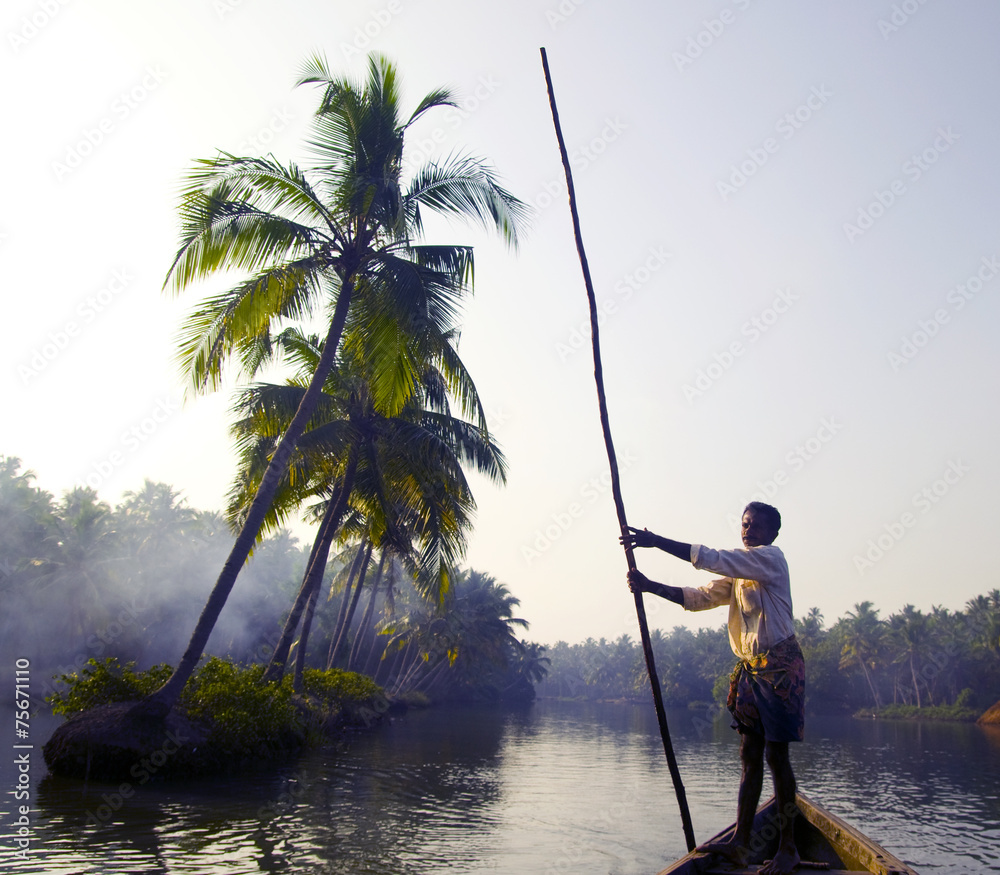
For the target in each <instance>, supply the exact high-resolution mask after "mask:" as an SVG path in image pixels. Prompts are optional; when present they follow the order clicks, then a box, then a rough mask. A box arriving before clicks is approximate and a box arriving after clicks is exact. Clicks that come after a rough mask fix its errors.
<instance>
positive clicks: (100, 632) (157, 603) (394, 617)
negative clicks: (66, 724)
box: [0, 457, 546, 707]
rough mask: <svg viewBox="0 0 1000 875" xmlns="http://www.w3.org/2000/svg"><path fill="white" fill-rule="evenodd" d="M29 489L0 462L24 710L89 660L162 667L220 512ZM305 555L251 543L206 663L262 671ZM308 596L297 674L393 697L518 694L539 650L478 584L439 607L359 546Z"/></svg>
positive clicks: (527, 689) (502, 590)
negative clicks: (349, 682)
mask: <svg viewBox="0 0 1000 875" xmlns="http://www.w3.org/2000/svg"><path fill="white" fill-rule="evenodd" d="M33 479H34V475H33V473H32V472H31V471H25V470H22V469H21V465H20V462H19V460H18V459H16V458H4V457H0V556H2V557H3V558H2V561H0V602H2V604H3V607H4V610H3V612H2V613H0V655H3V656H4V658H6V659H7V661H8V662H9V663H13V661H14V660H16V659H19V658H29V659H30V661H31V667H32V677H33V685H32V693H33V697H34V699H35V702H36V704H37V705H38V707H44V701H43V700H44V698H45V697H46V696H47V695H49V694H51V693H52V692H54V691H55V690H56V689H57V686H58V685H57V683H56V682H55V681H54V680H53V678H54V676H58V675H62V674H71V673H76V672H79V671H80V669H81V668H82V667H83V666H84V665H85V664H86V662H87V661H88V660H89V659H96V660H98V661H103V660H104V659H107V658H108V657H114V658H115V659H117V660H118V663H119V664H121V665H124V664H126V663H129V662H135V663H136V664H137V666H138V667H139V668H140V669H144V668H147V667H149V666H152V665H154V664H159V663H167V664H171V665H172V664H174V663H175V662H176V659H177V656H178V653H179V650H180V645H181V644H182V642H183V638H182V636H183V635H184V634H186V633H187V632H189V631H190V629H191V627H192V625H193V624H194V623H195V621H196V620H197V617H198V613H197V609H198V607H199V606H200V604H201V602H202V601H203V600H204V594H205V592H206V590H207V589H208V588H209V587H210V586H211V584H212V570H213V569H215V568H217V567H218V565H219V564H220V563H221V562H222V561H223V559H224V558H225V556H226V555H227V553H228V552H229V550H230V548H231V546H232V541H233V536H232V533H231V531H230V528H229V526H228V525H227V523H226V520H225V517H224V515H223V514H220V513H209V512H203V511H196V510H194V509H192V508H190V507H188V506H187V504H186V503H185V502H184V500H183V499H182V498H181V496H180V495H179V494H178V493H177V492H176V491H175V490H174V489H172V488H171V487H170V486H168V485H166V484H162V483H152V482H148V481H147V482H146V484H145V485H144V486H143V487H142V488H141V489H139V490H137V491H135V492H128V493H126V494H125V495H124V496H123V497H122V499H121V501H120V503H119V504H118V505H117V506H115V507H111V506H110V505H108V504H107V503H106V502H104V501H101V500H100V498H99V497H98V496H97V494H96V493H95V492H94V491H93V490H92V489H90V488H87V487H82V488H78V489H73V490H69V491H67V492H66V493H64V494H63V496H62V498H61V499H59V500H55V499H54V498H53V497H52V496H51V495H50V494H49V493H47V492H44V491H43V490H40V489H38V488H36V487H35V486H34V483H33ZM310 553H311V550H310V549H309V547H308V546H301V545H299V544H298V542H297V541H296V539H295V538H294V537H292V536H291V535H290V534H289V533H288V531H287V530H285V529H278V530H277V531H274V532H271V533H270V534H268V535H267V536H266V537H264V538H263V539H261V541H260V542H259V543H258V545H257V547H256V549H255V550H254V554H253V557H252V558H251V560H250V561H249V562H248V563H247V567H246V568H245V569H244V570H243V572H242V574H241V578H240V586H239V587H238V588H237V590H236V591H235V592H234V593H233V596H232V598H230V600H229V602H228V603H227V605H226V610H225V611H224V612H223V614H222V616H221V617H220V621H219V623H218V624H216V626H215V629H214V631H213V634H212V637H211V639H210V641H209V647H208V650H209V652H211V653H213V654H215V655H216V656H219V657H223V658H225V659H226V660H228V661H231V662H234V663H237V664H241V665H246V664H251V663H258V664H259V663H263V664H266V663H267V662H268V660H269V659H271V660H272V664H274V663H273V653H274V652H275V649H276V645H277V642H278V640H279V638H280V633H281V630H282V622H283V620H284V618H285V615H287V613H288V609H289V606H290V605H291V604H292V601H293V600H294V598H295V594H296V591H297V590H298V589H300V587H301V581H302V579H303V576H304V574H305V571H306V569H307V567H308V563H309V557H310ZM364 560H370V561H369V571H368V573H367V575H366V574H365V573H363V572H362V571H361V569H362V565H363V561H364ZM366 578H367V579H366ZM322 589H323V591H322V593H321V595H322V598H321V599H320V608H321V609H320V610H318V611H317V612H316V615H315V622H314V623H313V628H312V633H313V634H312V637H311V639H310V640H311V641H312V642H313V643H312V645H311V646H310V648H309V650H310V655H309V659H308V661H306V660H305V659H302V660H299V659H297V658H296V659H295V665H296V669H297V672H298V673H299V674H301V671H302V668H303V667H305V666H307V667H309V668H321V669H322V668H328V667H337V668H344V669H349V670H353V671H357V672H361V673H363V674H366V675H368V676H370V677H373V678H375V679H376V680H377V682H378V683H379V684H380V685H381V686H383V687H384V688H386V689H387V690H388V691H389V692H390V693H391V694H392V695H393V696H395V697H396V698H401V699H407V698H411V699H412V698H414V697H421V696H423V697H428V698H430V699H432V700H435V701H439V700H446V699H448V698H459V699H462V700H477V701H498V700H504V699H506V700H515V699H524V698H529V699H530V698H531V697H533V695H534V688H533V684H534V683H535V682H536V681H537V680H538V679H539V678H540V677H541V676H542V675H543V674H544V666H545V662H546V660H545V657H544V656H543V655H542V651H543V648H541V647H540V646H539V645H536V644H531V643H528V642H525V641H522V640H521V639H520V638H519V637H518V633H519V632H521V631H522V630H523V629H524V628H525V627H526V626H527V623H526V622H525V621H524V620H522V619H520V618H518V617H516V616H515V613H516V609H517V607H518V604H519V602H518V600H517V599H516V598H515V597H514V596H513V595H512V594H511V593H510V591H509V590H508V589H507V587H506V586H505V585H504V584H502V583H499V582H497V581H496V580H495V579H494V578H493V577H492V576H490V575H488V574H483V573H480V572H478V571H475V570H472V569H462V570H461V571H458V572H457V573H455V574H454V575H453V576H452V579H451V580H450V585H449V591H448V596H447V599H446V600H445V603H444V605H442V604H441V603H440V602H439V601H438V600H437V599H436V598H435V597H428V596H427V595H426V593H425V592H424V591H422V590H421V588H420V587H419V586H418V584H417V581H416V579H415V577H414V576H413V575H412V574H411V573H410V570H409V568H408V567H407V565H406V563H404V562H403V561H401V560H400V559H399V558H398V557H397V556H396V555H395V554H394V553H393V552H392V551H391V550H374V549H373V548H372V545H371V544H370V543H369V542H367V541H364V540H362V541H359V542H358V543H354V544H350V545H348V546H346V547H344V548H343V549H340V550H339V551H338V552H337V554H336V555H334V556H332V557H331V560H330V562H329V564H328V567H327V569H326V573H325V575H324V577H323V587H322ZM298 644H299V645H303V644H304V642H302V640H301V638H299V639H298ZM291 652H292V656H293V658H294V657H298V656H300V655H301V654H303V653H305V647H304V646H296V647H292V649H291Z"/></svg>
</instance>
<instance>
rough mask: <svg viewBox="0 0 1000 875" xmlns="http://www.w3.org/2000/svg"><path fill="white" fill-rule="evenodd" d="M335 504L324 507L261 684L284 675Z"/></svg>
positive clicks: (330, 533) (332, 529) (326, 547)
mask: <svg viewBox="0 0 1000 875" xmlns="http://www.w3.org/2000/svg"><path fill="white" fill-rule="evenodd" d="M336 504H337V502H336V501H334V500H333V499H331V500H330V502H329V503H328V504H327V507H326V513H325V514H324V515H323V522H322V523H321V524H320V528H319V532H317V534H316V540H315V541H313V547H312V552H311V553H310V555H309V564H308V566H307V567H306V573H305V575H304V576H303V578H302V585H301V586H300V587H299V591H298V594H297V595H296V596H295V601H294V603H293V604H292V608H291V610H290V611H289V612H288V617H286V618H285V625H284V627H283V628H282V630H281V637H280V638H279V639H278V643H277V645H276V646H275V648H274V653H273V654H272V655H271V661H270V662H269V663H268V665H267V670H266V671H265V672H264V677H263V678H262V679H261V680H262V682H263V683H265V684H266V683H272V682H277V681H280V680H281V677H282V675H283V674H284V672H285V664H286V663H287V662H288V654H289V653H290V652H291V649H292V639H293V638H294V637H295V630H296V629H297V628H298V626H299V620H300V619H301V617H302V612H303V610H304V609H305V603H306V600H307V599H308V597H309V593H310V592H312V591H313V589H314V584H315V581H316V578H318V579H319V580H322V573H321V572H319V571H318V569H323V571H325V570H326V560H327V559H328V558H329V548H330V544H331V543H332V541H333V536H334V534H335V532H336V526H335V525H333V520H334V511H335V510H336ZM320 554H323V557H324V558H323V562H322V563H320V562H319V557H320Z"/></svg>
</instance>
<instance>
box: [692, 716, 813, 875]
mask: <svg viewBox="0 0 1000 875" xmlns="http://www.w3.org/2000/svg"><path fill="white" fill-rule="evenodd" d="M764 749H765V743H764V737H763V736H762V735H757V734H756V733H754V732H746V731H744V732H742V733H741V735H740V763H741V764H742V767H743V768H742V772H741V774H740V791H739V796H738V797H737V801H736V830H735V831H734V833H733V837H732V838H731V839H730V840H729V841H728V842H707V843H705V844H704V845H700V846H699V847H698V850H699V851H703V852H705V853H710V854H719V855H720V856H723V857H725V858H726V859H727V860H730V861H732V862H733V863H737V864H739V865H745V864H746V863H747V861H748V859H749V857H750V833H751V831H752V829H753V818H754V815H755V814H756V813H757V803H758V802H760V791H761V788H762V787H763V784H764ZM786 753H787V751H786ZM794 798H795V791H794V783H793V790H792V799H793V801H794Z"/></svg>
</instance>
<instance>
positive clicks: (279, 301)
mask: <svg viewBox="0 0 1000 875" xmlns="http://www.w3.org/2000/svg"><path fill="white" fill-rule="evenodd" d="M305 83H312V84H318V85H320V86H322V88H323V95H322V98H321V102H320V107H319V109H318V111H317V114H316V117H315V124H314V134H313V140H312V146H313V150H314V154H315V157H316V162H315V166H314V168H313V171H312V173H311V174H307V173H305V172H303V171H301V170H300V169H299V168H298V167H296V166H294V165H289V166H288V167H285V166H283V165H281V164H279V163H278V162H277V161H276V160H274V159H273V158H237V157H234V156H232V155H221V156H219V157H217V158H214V159H209V160H205V161H202V162H200V165H199V168H198V169H197V170H196V171H195V172H194V173H193V174H192V175H191V177H190V178H189V181H188V185H187V188H186V189H185V191H184V197H183V202H182V206H181V216H182V221H183V235H182V242H181V247H180V250H179V252H178V254H177V257H176V259H175V260H174V263H173V265H172V266H171V268H170V272H169V275H168V280H169V281H171V282H172V283H173V285H174V287H175V288H176V289H178V290H180V289H183V288H185V287H187V286H188V285H190V284H191V283H193V282H195V281H198V280H201V279H205V278H208V277H210V276H213V275H214V274H216V273H217V272H218V271H220V270H230V269H237V270H239V271H241V272H243V273H249V274H250V278H249V279H247V280H244V281H241V282H239V283H238V284H237V285H236V286H235V287H234V288H232V289H231V290H229V291H227V292H224V293H222V294H219V295H214V296H212V297H210V298H209V299H207V300H206V301H205V303H204V304H203V305H202V306H201V307H200V308H199V309H198V310H196V311H195V313H194V314H193V315H192V316H191V317H190V318H189V319H188V321H187V323H186V325H185V327H184V330H183V335H182V338H181V344H180V353H179V355H180V359H181V361H182V363H183V365H184V367H185V369H186V371H187V373H188V375H189V376H190V377H191V380H192V383H193V385H194V386H195V388H196V389H198V390H204V389H214V388H217V387H218V386H219V384H220V381H221V378H222V369H223V365H224V364H225V362H226V361H227V360H229V359H230V358H231V357H232V356H233V355H237V356H239V357H240V358H241V360H242V362H243V364H244V366H245V367H248V368H249V369H250V370H252V369H253V362H254V360H255V358H256V357H257V355H258V351H259V349H260V347H261V344H262V343H266V340H267V338H268V336H269V335H270V333H271V329H272V326H273V325H274V324H275V323H276V321H278V320H281V319H296V318H298V317H301V316H305V315H307V314H309V313H310V312H312V311H313V310H315V308H316V307H317V305H320V306H323V307H324V308H326V309H327V312H329V313H330V314H331V315H330V318H329V324H328V330H327V334H326V338H325V340H324V342H323V344H322V356H321V358H320V361H319V363H318V366H317V368H316V371H315V373H314V375H313V379H312V380H311V382H310V383H309V386H308V388H307V389H306V391H305V392H304V393H303V395H302V400H301V403H300V405H299V408H298V410H297V411H296V413H295V415H294V417H293V418H292V420H291V422H290V423H289V425H288V428H287V430H286V431H285V433H284V436H283V437H282V439H281V441H280V442H279V443H278V445H277V447H276V449H275V451H274V454H273V456H272V457H271V459H270V462H269V464H268V467H267V469H266V471H265V473H264V475H263V476H262V478H261V482H260V487H259V489H258V490H257V493H256V495H255V496H254V499H253V501H252V502H251V504H250V507H249V509H248V511H247V515H246V520H245V522H244V524H243V526H242V528H241V530H240V532H239V534H238V535H237V538H236V542H235V544H234V545H233V549H232V552H231V553H230V555H229V558H228V559H227V561H226V563H225V565H224V566H223V569H222V572H221V573H220V575H219V578H218V581H217V582H216V585H215V588H214V589H213V590H212V593H211V595H210V596H209V599H208V602H207V603H206V605H205V607H204V610H203V611H202V615H201V617H200V619H199V620H198V623H197V624H196V626H195V629H194V632H193V634H192V636H191V640H190V643H189V644H188V647H187V650H186V651H185V653H184V655H183V657H182V658H181V661H180V664H179V665H178V667H177V669H176V671H175V672H174V674H173V675H172V676H171V678H170V679H169V680H168V681H167V683H166V684H165V685H164V686H163V687H162V688H161V689H160V690H158V691H157V692H156V693H154V694H153V696H152V697H150V699H149V700H148V701H147V703H146V706H145V707H146V709H147V710H152V711H163V710H169V709H170V708H171V707H172V706H173V704H174V703H175V702H176V700H177V697H178V696H179V695H180V692H181V690H182V689H183V686H184V684H185V683H186V681H187V679H188V678H189V677H190V676H191V674H192V672H193V671H194V668H195V666H196V665H197V662H198V660H199V659H200V657H201V653H202V650H203V649H204V647H205V644H206V643H207V641H208V637H209V634H210V633H211V630H212V627H213V626H214V625H215V622H216V620H217V619H218V616H219V613H220V612H221V610H222V607H223V605H224V604H225V602H226V599H227V598H228V596H229V593H230V591H231V590H232V587H233V585H234V583H235V582H236V577H237V575H238V574H239V571H240V569H241V568H242V566H243V564H244V563H245V561H246V559H247V556H248V555H249V554H250V551H251V549H252V547H253V545H254V542H255V541H256V539H257V535H258V532H259V531H260V529H261V526H262V525H263V523H264V520H265V517H266V515H267V513H268V510H269V508H270V506H271V503H272V500H273V498H274V495H275V493H276V491H277V490H278V488H279V485H280V483H281V481H282V479H283V478H284V477H285V476H286V472H287V470H288V465H289V461H290V459H291V457H292V455H293V451H294V448H295V445H296V443H297V442H298V440H299V438H300V436H301V435H302V433H303V432H304V431H305V429H306V427H307V425H308V423H309V420H310V419H311V418H312V416H313V413H314V410H315V406H316V404H317V403H318V402H319V400H320V395H321V392H322V388H323V385H324V383H325V382H326V379H327V377H328V375H329V373H330V370H331V368H332V367H333V365H334V361H335V358H336V355H337V352H338V349H339V347H340V340H341V336H342V335H344V336H345V337H346V338H348V340H349V339H350V338H351V337H358V336H361V335H367V336H368V337H369V338H370V345H371V348H372V349H374V350H375V351H376V356H375V358H373V360H372V362H371V365H372V367H373V368H374V373H375V376H374V378H373V381H372V386H373V391H374V393H375V403H376V404H377V405H378V406H379V407H380V408H381V409H383V410H385V411H387V412H388V413H394V412H395V411H396V410H397V409H399V408H400V407H402V406H403V405H404V404H405V403H406V401H407V399H408V398H409V396H410V394H411V392H412V383H413V379H414V376H415V374H417V373H419V371H420V369H421V367H422V365H423V363H424V361H425V357H423V356H421V355H418V356H416V357H414V356H413V354H414V352H416V351H418V350H419V345H418V346H417V347H416V348H414V347H407V348H405V349H404V345H403V344H401V342H400V341H401V339H402V338H404V337H412V338H420V337H422V336H423V329H425V328H426V327H427V326H428V325H433V324H437V323H439V322H441V320H445V321H447V320H450V319H451V318H452V317H453V315H454V313H455V310H456V306H457V302H458V300H459V299H460V297H461V295H462V294H463V293H464V291H465V290H466V288H467V285H468V282H469V281H470V280H471V276H472V274H471V269H472V254H471V250H470V249H469V248H468V247H463V246H457V247H440V246H437V247H432V246H415V245H413V243H412V240H413V239H416V238H417V237H419V235H420V234H421V233H422V231H423V214H422V212H421V210H423V209H430V210H433V211H436V212H440V213H444V214H447V215H454V216H458V217H461V218H466V219H472V220H475V221H477V222H479V223H481V224H483V225H484V226H486V227H493V228H495V229H496V230H497V231H499V233H500V234H501V235H502V236H503V238H504V239H505V240H507V241H508V242H509V243H515V242H516V239H517V224H518V223H519V221H520V218H521V216H522V214H523V210H524V207H523V205H522V204H521V202H520V201H518V200H517V199H516V198H513V197H512V196H511V195H509V194H508V193H507V192H506V191H505V190H504V189H503V188H502V187H500V186H499V185H498V184H497V182H496V180H495V178H494V176H493V174H492V172H491V171H490V170H489V169H488V168H486V167H485V166H484V165H483V164H482V163H481V162H479V161H476V160H473V159H470V158H466V157H454V158H451V159H448V160H446V161H444V162H442V163H440V164H431V165H428V166H426V167H424V168H422V169H420V170H419V171H418V172H417V173H416V175H415V176H414V178H413V179H412V181H411V182H410V183H409V185H408V187H406V186H404V183H403V180H402V179H401V169H402V166H403V145H404V139H405V135H406V133H407V130H408V129H409V126H410V125H411V124H412V123H413V122H415V121H416V120H417V119H418V118H420V117H421V116H423V115H424V114H425V113H426V112H427V111H428V110H430V109H432V108H435V107H440V106H446V105H454V100H453V99H452V97H451V96H450V95H449V94H448V92H446V91H443V90H439V91H435V92H432V93H430V94H428V95H427V96H426V97H425V98H424V99H423V100H422V101H421V102H420V103H419V104H418V106H417V109H416V110H415V111H414V113H413V114H412V115H411V116H410V117H409V119H408V120H406V121H402V120H401V116H400V112H399V95H398V85H397V79H396V71H395V68H394V67H393V66H392V65H391V64H390V63H389V62H388V61H386V60H385V59H383V58H379V57H374V56H373V57H372V58H371V59H370V62H369V70H368V79H367V81H366V82H365V83H364V85H360V86H359V85H356V84H355V83H353V82H350V81H348V80H345V79H335V78H334V77H333V76H332V74H331V73H330V72H329V71H328V69H327V67H326V65H325V63H324V62H323V61H322V60H320V59H314V60H313V61H311V62H310V63H309V64H308V65H307V67H306V70H305V72H304V74H303V76H302V77H301V79H300V84H305ZM401 350H403V351H404V352H405V354H401Z"/></svg>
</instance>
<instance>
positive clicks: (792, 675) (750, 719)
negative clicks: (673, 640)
mask: <svg viewBox="0 0 1000 875" xmlns="http://www.w3.org/2000/svg"><path fill="white" fill-rule="evenodd" d="M805 694H806V670H805V662H804V661H803V659H802V651H801V650H800V649H799V643H798V641H796V640H795V636H794V635H792V636H791V637H789V638H786V639H785V640H784V641H782V642H780V643H779V644H775V645H774V647H772V648H771V649H770V650H765V651H764V652H763V653H758V654H757V655H756V656H754V657H753V658H752V659H750V660H749V661H747V660H740V661H739V662H738V663H737V665H736V668H735V669H733V673H732V675H730V678H729V697H728V699H727V700H726V707H727V708H729V710H730V712H732V715H733V718H734V721H735V722H734V723H733V728H734V729H738V730H739V731H740V732H747V731H749V732H755V733H757V734H758V735H763V736H764V738H765V739H766V740H767V741H802V737H803V734H804V730H805Z"/></svg>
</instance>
